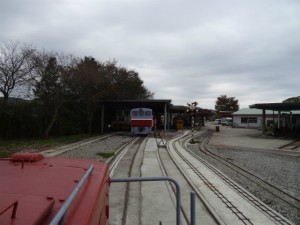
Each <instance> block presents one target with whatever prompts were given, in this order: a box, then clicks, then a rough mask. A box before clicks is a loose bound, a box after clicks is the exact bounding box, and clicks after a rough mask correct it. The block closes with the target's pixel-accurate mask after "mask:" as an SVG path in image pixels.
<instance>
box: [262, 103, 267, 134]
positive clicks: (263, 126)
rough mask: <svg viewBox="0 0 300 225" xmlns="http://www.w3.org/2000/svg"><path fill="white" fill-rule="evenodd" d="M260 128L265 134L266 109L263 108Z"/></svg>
mask: <svg viewBox="0 0 300 225" xmlns="http://www.w3.org/2000/svg"><path fill="white" fill-rule="evenodd" d="M262 129H263V134H266V110H265V109H263V115H262Z"/></svg>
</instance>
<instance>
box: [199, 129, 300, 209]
mask: <svg viewBox="0 0 300 225" xmlns="http://www.w3.org/2000/svg"><path fill="white" fill-rule="evenodd" d="M212 133H213V132H212V131H211V130H208V131H207V132H206V133H205V135H204V137H203V140H202V141H201V144H200V145H199V150H200V151H202V152H203V153H204V154H206V155H209V156H210V157H211V158H213V159H215V160H217V161H218V162H220V163H222V164H224V165H226V166H227V167H229V168H230V169H232V170H234V171H235V172H237V173H239V174H241V175H242V176H244V177H245V178H247V179H249V180H251V181H252V182H253V183H255V184H256V185H258V186H259V187H261V188H263V189H265V190H266V191H268V192H269V193H270V194H272V195H273V196H274V197H276V198H278V199H280V200H282V201H284V202H286V203H287V204H289V205H290V206H292V207H294V208H295V209H297V210H300V199H298V198H296V197H294V196H292V195H290V194H289V193H287V192H285V191H283V190H281V189H279V188H277V187H276V186H274V185H273V184H270V183H268V182H266V181H265V180H263V179H262V178H260V177H258V176H256V175H255V174H253V173H251V172H249V171H248V170H245V169H244V168H242V167H240V166H238V165H236V164H234V163H233V162H231V161H229V160H226V159H224V158H222V157H220V156H219V155H217V154H215V153H213V152H212V151H210V149H209V145H208V143H209V141H210V139H211V137H212ZM245 197H246V198H248V196H245Z"/></svg>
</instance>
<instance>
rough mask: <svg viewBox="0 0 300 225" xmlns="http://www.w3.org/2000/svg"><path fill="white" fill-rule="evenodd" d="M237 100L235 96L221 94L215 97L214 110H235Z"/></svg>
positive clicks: (236, 109)
mask: <svg viewBox="0 0 300 225" xmlns="http://www.w3.org/2000/svg"><path fill="white" fill-rule="evenodd" d="M238 102H239V101H238V100H237V99H235V97H227V95H221V96H220V97H218V98H217V101H216V105H215V110H216V111H217V112H220V111H229V112H236V111H238V110H239V108H240V107H239V104H238Z"/></svg>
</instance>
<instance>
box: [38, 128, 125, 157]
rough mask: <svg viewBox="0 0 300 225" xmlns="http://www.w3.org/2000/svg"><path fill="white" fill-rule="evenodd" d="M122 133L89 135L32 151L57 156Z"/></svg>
mask: <svg viewBox="0 0 300 225" xmlns="http://www.w3.org/2000/svg"><path fill="white" fill-rule="evenodd" d="M122 133H124V132H114V133H110V134H107V135H101V136H97V137H91V138H88V139H84V140H81V141H76V142H73V143H71V144H67V145H63V146H58V147H54V148H51V149H47V150H42V151H39V150H37V151H34V152H39V153H41V154H42V155H44V156H57V155H61V154H63V153H65V152H68V151H72V150H74V149H75V148H78V147H82V146H86V145H89V144H91V143H94V142H96V141H99V140H102V139H105V138H108V137H112V136H115V135H118V134H122Z"/></svg>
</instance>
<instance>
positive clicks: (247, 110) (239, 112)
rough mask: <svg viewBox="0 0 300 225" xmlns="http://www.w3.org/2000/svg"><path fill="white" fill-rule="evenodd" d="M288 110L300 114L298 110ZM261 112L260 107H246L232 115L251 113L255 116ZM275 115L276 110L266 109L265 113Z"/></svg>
mask: <svg viewBox="0 0 300 225" xmlns="http://www.w3.org/2000/svg"><path fill="white" fill-rule="evenodd" d="M290 112H292V114H300V110H291V111H290ZM262 114H263V110H262V109H255V108H253V109H248V108H244V109H240V110H239V111H237V112H234V113H232V115H233V116H245V115H251V116H256V115H262ZM273 114H274V115H277V114H278V111H274V110H266V115H273Z"/></svg>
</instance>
